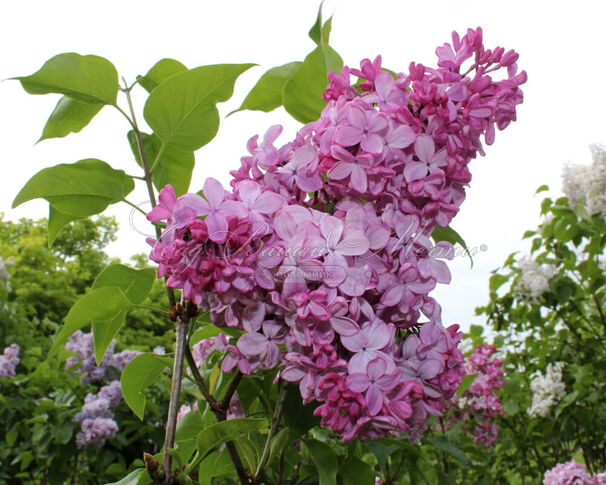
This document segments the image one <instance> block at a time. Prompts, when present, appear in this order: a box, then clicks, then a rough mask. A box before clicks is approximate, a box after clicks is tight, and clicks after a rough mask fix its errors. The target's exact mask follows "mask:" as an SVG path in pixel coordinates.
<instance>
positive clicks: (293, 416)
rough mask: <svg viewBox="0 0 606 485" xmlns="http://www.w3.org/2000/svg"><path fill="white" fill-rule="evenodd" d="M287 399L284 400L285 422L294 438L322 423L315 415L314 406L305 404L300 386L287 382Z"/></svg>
mask: <svg viewBox="0 0 606 485" xmlns="http://www.w3.org/2000/svg"><path fill="white" fill-rule="evenodd" d="M286 385H287V386H288V389H287V390H286V400H285V401H284V410H283V414H282V415H283V417H284V424H286V426H288V428H289V429H290V430H291V432H292V437H293V438H298V437H299V436H301V435H303V434H305V433H306V432H307V431H309V430H310V429H311V428H313V427H314V426H316V425H319V424H320V418H318V417H317V416H314V414H313V412H314V406H312V405H311V404H308V405H307V406H303V404H302V403H301V395H300V394H299V388H298V386H295V385H292V384H286Z"/></svg>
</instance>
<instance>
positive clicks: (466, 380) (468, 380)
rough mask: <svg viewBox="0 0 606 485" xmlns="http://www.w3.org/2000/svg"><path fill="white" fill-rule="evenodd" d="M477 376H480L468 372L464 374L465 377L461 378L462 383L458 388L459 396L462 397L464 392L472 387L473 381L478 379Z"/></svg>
mask: <svg viewBox="0 0 606 485" xmlns="http://www.w3.org/2000/svg"><path fill="white" fill-rule="evenodd" d="M476 377H478V374H467V375H465V376H463V379H461V385H460V386H459V388H458V389H457V397H461V396H462V395H463V393H464V392H465V391H466V390H467V389H469V388H470V387H471V385H472V384H473V381H475V380H476Z"/></svg>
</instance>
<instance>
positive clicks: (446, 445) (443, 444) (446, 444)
mask: <svg viewBox="0 0 606 485" xmlns="http://www.w3.org/2000/svg"><path fill="white" fill-rule="evenodd" d="M427 441H429V442H430V443H431V444H432V445H434V446H435V447H436V448H439V449H440V450H442V451H445V452H446V453H448V454H450V455H452V456H453V457H454V458H456V459H457V460H459V461H460V462H461V463H462V464H463V465H465V466H467V465H469V464H471V461H470V460H469V458H468V456H467V455H466V454H465V452H464V451H463V450H461V449H460V448H458V447H457V446H455V444H454V443H452V442H451V441H449V440H448V439H447V438H446V437H445V436H432V437H431V438H429V439H428V440H427Z"/></svg>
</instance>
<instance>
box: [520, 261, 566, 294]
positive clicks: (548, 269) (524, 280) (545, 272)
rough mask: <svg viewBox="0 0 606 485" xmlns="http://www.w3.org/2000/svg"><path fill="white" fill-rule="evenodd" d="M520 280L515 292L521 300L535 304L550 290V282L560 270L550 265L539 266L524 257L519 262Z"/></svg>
mask: <svg viewBox="0 0 606 485" xmlns="http://www.w3.org/2000/svg"><path fill="white" fill-rule="evenodd" d="M518 268H519V269H520V272H521V274H520V279H519V280H518V281H517V283H516V285H515V287H514V292H515V295H516V297H518V298H519V299H520V300H524V301H528V302H534V301H537V300H538V299H539V298H540V297H541V296H542V295H543V293H545V292H546V291H548V290H549V280H550V279H551V278H553V277H554V276H555V275H556V274H557V273H558V269H557V268H556V267H555V266H553V265H550V264H538V263H537V262H536V261H533V260H532V259H530V258H529V257H523V258H521V259H520V260H519V261H518Z"/></svg>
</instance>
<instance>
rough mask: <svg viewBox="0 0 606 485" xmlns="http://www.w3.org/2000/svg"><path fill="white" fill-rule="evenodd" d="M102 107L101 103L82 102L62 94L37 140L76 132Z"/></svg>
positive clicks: (60, 136)
mask: <svg viewBox="0 0 606 485" xmlns="http://www.w3.org/2000/svg"><path fill="white" fill-rule="evenodd" d="M101 108H103V104H102V103H96V104H92V103H84V102H82V101H77V100H75V99H72V98H68V97H67V96H63V97H62V98H61V99H60V100H59V102H58V103H57V106H55V109H54V110H53V112H52V113H51V115H50V117H49V118H48V121H47V122H46V125H44V130H43V131H42V136H41V137H40V139H39V140H38V142H40V141H42V140H46V139H48V138H62V137H64V136H66V135H69V134H70V133H78V132H79V131H80V130H81V129H82V128H84V127H85V126H86V125H88V124H89V123H90V121H91V120H92V119H93V118H94V117H95V115H96V114H97V113H98V112H99V111H100V110H101Z"/></svg>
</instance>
